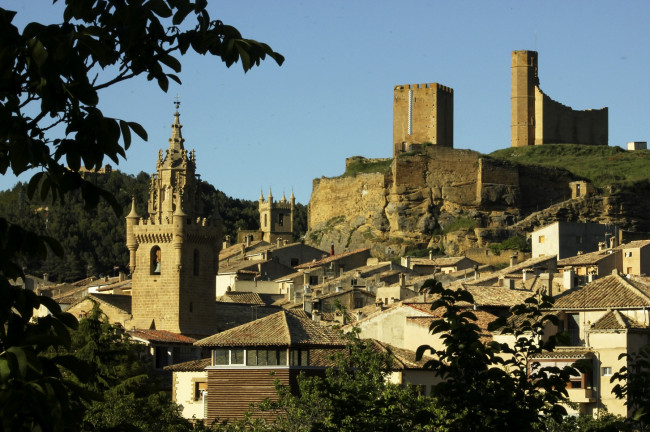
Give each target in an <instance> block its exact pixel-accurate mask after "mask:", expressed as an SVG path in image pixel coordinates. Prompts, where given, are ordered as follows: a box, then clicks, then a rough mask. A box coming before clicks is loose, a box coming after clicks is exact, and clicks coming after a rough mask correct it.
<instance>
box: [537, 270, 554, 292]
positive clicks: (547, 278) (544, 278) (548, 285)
mask: <svg viewBox="0 0 650 432" xmlns="http://www.w3.org/2000/svg"><path fill="white" fill-rule="evenodd" d="M539 279H540V281H541V283H542V289H543V290H545V291H546V293H547V294H548V295H550V296H553V295H555V294H557V293H554V292H553V274H551V273H541V274H540V275H539Z"/></svg>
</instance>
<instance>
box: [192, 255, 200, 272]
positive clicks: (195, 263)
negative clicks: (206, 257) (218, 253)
mask: <svg viewBox="0 0 650 432" xmlns="http://www.w3.org/2000/svg"><path fill="white" fill-rule="evenodd" d="M199 263H200V261H199V250H198V249H194V254H193V256H192V269H193V273H194V276H198V275H199Z"/></svg>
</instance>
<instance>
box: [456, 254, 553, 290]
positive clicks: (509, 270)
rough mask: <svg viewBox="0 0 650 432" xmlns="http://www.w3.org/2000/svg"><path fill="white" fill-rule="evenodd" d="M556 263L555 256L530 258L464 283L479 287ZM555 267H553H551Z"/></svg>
mask: <svg viewBox="0 0 650 432" xmlns="http://www.w3.org/2000/svg"><path fill="white" fill-rule="evenodd" d="M555 262H557V258H556V256H555V255H551V256H542V257H537V258H530V259H527V260H526V261H522V262H520V263H518V264H515V265H513V266H510V267H506V268H504V269H501V270H499V271H496V272H492V273H487V274H486V275H485V276H479V278H478V279H475V280H472V281H466V283H467V284H472V285H479V284H481V283H487V282H490V281H493V280H494V281H496V280H497V279H498V278H499V276H509V275H512V274H513V273H521V272H522V271H523V270H526V269H544V268H546V267H548V265H549V264H551V263H555ZM553 267H555V265H553Z"/></svg>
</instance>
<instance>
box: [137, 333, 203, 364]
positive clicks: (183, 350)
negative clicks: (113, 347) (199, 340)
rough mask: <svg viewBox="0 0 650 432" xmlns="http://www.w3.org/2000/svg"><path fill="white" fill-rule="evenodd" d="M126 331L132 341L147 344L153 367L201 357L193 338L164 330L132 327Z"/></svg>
mask: <svg viewBox="0 0 650 432" xmlns="http://www.w3.org/2000/svg"><path fill="white" fill-rule="evenodd" d="M128 333H129V335H130V336H131V338H132V339H133V340H134V341H136V342H140V343H142V344H145V345H147V347H148V350H149V354H151V357H152V361H153V365H152V366H153V367H154V369H157V370H162V368H164V367H165V366H168V365H171V364H174V363H181V362H186V361H190V360H198V359H200V358H201V349H200V348H197V347H195V346H194V345H193V344H194V342H196V339H194V338H191V337H188V336H183V335H181V334H178V333H172V332H169V331H166V330H151V329H149V330H144V329H134V330H130V331H129V332H128Z"/></svg>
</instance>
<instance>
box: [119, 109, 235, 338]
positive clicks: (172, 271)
mask: <svg viewBox="0 0 650 432" xmlns="http://www.w3.org/2000/svg"><path fill="white" fill-rule="evenodd" d="M178 106H179V102H176V112H175V113H174V123H173V124H172V134H171V138H170V139H169V147H168V149H167V150H166V151H165V153H164V154H163V152H162V150H160V151H159V153H158V161H157V164H156V171H157V172H156V174H154V175H153V176H152V178H151V184H150V189H149V205H148V210H149V215H148V216H147V217H140V215H138V214H137V213H136V211H135V199H134V200H133V203H132V208H131V212H130V213H129V215H128V216H127V217H126V246H127V248H128V249H129V268H130V270H131V274H132V280H133V282H132V289H131V291H132V294H131V295H132V308H131V309H132V313H133V319H134V323H135V326H136V327H137V328H145V329H149V328H154V329H158V330H168V331H171V332H175V333H181V334H186V335H192V336H203V335H210V334H213V333H214V332H215V331H216V320H215V316H214V314H215V296H216V286H215V283H216V282H215V281H216V279H215V277H216V274H217V270H218V267H219V251H220V249H221V237H222V228H221V221H220V220H212V219H210V218H205V217H201V210H202V209H201V205H200V200H199V192H198V183H199V177H198V176H197V175H196V157H195V153H194V151H192V152H191V153H189V154H188V151H187V150H185V148H184V140H183V137H182V134H181V128H182V125H181V124H180V114H179V112H178Z"/></svg>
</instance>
